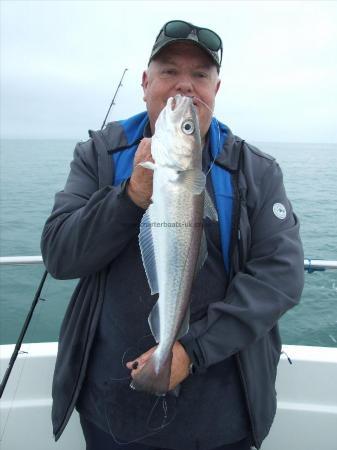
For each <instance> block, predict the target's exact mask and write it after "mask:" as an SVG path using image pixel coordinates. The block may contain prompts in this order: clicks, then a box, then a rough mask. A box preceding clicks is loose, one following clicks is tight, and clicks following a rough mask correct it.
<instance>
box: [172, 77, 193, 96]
mask: <svg viewBox="0 0 337 450" xmlns="http://www.w3.org/2000/svg"><path fill="white" fill-rule="evenodd" d="M176 90H177V93H179V94H182V95H191V94H192V93H193V83H192V80H191V78H190V77H188V76H181V77H179V80H177V84H176Z"/></svg>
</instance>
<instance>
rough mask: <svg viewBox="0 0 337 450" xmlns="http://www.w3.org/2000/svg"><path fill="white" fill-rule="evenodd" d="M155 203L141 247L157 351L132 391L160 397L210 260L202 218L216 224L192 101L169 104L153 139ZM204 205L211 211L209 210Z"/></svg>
mask: <svg viewBox="0 0 337 450" xmlns="http://www.w3.org/2000/svg"><path fill="white" fill-rule="evenodd" d="M151 153H152V156H153V159H154V161H155V162H154V163H152V162H144V163H142V164H141V165H142V166H143V167H146V168H148V169H151V170H153V172H154V173H153V194H152V203H151V204H150V206H149V208H148V209H147V211H146V212H145V214H144V216H143V219H142V221H141V226H140V234H139V244H140V250H141V255H142V260H143V265H144V268H145V272H146V275H147V279H148V282H149V286H150V289H151V294H156V293H159V299H158V302H157V303H156V304H155V306H154V307H153V310H152V312H151V313H150V316H149V325H150V328H151V331H152V334H153V336H154V338H155V339H156V342H157V343H158V346H157V348H156V350H155V352H154V353H153V355H152V356H151V358H150V359H149V360H148V361H147V363H146V364H145V365H144V367H143V368H142V369H141V370H140V371H139V373H138V374H137V375H136V376H135V377H134V379H133V381H132V383H131V387H132V388H133V389H136V390H141V391H147V392H150V393H153V394H156V395H164V394H165V393H166V392H167V391H168V388H169V381H170V374H171V362H172V347H173V345H174V343H175V341H176V340H178V339H179V338H180V337H182V336H183V335H185V334H186V333H187V331H188V327H189V317H190V314H189V303H190V294H191V287H192V282H193V279H194V277H195V274H196V273H197V271H198V270H199V269H200V267H201V266H202V264H203V263H204V261H205V259H206V257H207V248H206V239H205V236H204V233H203V228H202V221H203V217H204V215H205V214H204V212H205V211H206V215H207V216H209V217H210V218H212V219H213V220H217V217H216V211H215V209H214V207H213V205H212V203H211V202H210V200H209V198H208V196H207V195H206V196H207V201H206V202H205V184H206V177H205V174H204V173H203V171H202V146H201V139H200V131H199V122H198V116H197V111H196V108H195V106H194V104H193V99H192V98H190V97H184V96H181V95H177V96H175V97H172V98H169V99H168V101H167V104H166V106H165V108H164V109H163V110H162V111H161V113H160V115H159V117H158V119H157V122H156V125H155V134H154V135H153V137H152V144H151ZM205 205H207V206H206V207H205Z"/></svg>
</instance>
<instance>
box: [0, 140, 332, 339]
mask: <svg viewBox="0 0 337 450" xmlns="http://www.w3.org/2000/svg"><path fill="white" fill-rule="evenodd" d="M254 144H255V145H257V146H258V147H259V148H260V149H261V150H263V151H265V152H267V153H269V154H271V155H273V156H274V157H276V159H277V160H278V162H279V164H280V165H281V168H282V170H283V173H284V183H285V186H286V190H287V193H288V197H289V198H290V199H291V202H292V204H293V207H294V210H295V212H296V214H297V215H298V217H299V219H300V222H301V236H302V240H303V245H304V253H305V257H307V258H312V259H334V260H337V240H336V229H337V214H336V211H337V208H336V192H337V180H336V169H337V144H306V143H301V144H298V143H287V144H285V143H254ZM74 145H75V141H72V140H2V141H1V153H0V155H1V156H0V158H1V159H0V162H1V169H0V170H1V182H0V183H1V184H0V188H1V194H0V195H1V196H0V215H1V217H0V255H1V256H19V255H20V256H23V255H40V236H41V232H42V228H43V226H44V222H45V220H46V219H47V217H48V215H49V214H50V211H51V208H52V205H53V201H54V194H55V192H57V191H59V190H61V189H62V188H63V186H64V184H65V181H66V178H67V174H68V172H69V163H70V161H71V159H72V153H73V149H74ZM43 272H44V267H43V266H42V265H36V266H1V267H0V283H1V284H0V286H1V291H0V344H7V343H14V342H16V340H17V337H18V335H19V332H20V329H21V327H22V324H23V322H24V320H25V317H26V315H27V313H28V310H29V307H30V305H31V303H32V300H33V297H34V294H35V291H36V289H37V286H38V284H39V282H40V278H41V276H42V274H43ZM76 282H77V281H76V280H70V281H58V280H54V279H52V278H51V277H50V276H49V277H48V278H47V282H46V284H45V287H44V289H43V291H42V294H41V297H42V298H43V299H44V300H45V301H41V302H39V304H38V306H37V308H36V312H35V314H34V316H33V320H32V323H31V326H30V328H29V331H28V333H27V336H26V338H25V341H26V342H43V341H44V342H49V341H55V340H57V338H58V333H59V327H60V323H61V321H62V318H63V315H64V312H65V309H66V307H67V304H68V302H69V299H70V296H71V293H72V291H73V289H74V287H75V285H76ZM280 326H281V334H282V339H283V342H284V343H285V344H298V345H320V346H330V347H337V270H335V271H333V270H331V271H326V272H318V273H313V274H307V273H306V274H305V288H304V292H303V295H302V299H301V302H300V304H299V305H298V306H296V307H295V308H293V309H292V310H290V311H289V312H288V313H286V314H285V315H284V316H283V317H282V319H281V321H280Z"/></svg>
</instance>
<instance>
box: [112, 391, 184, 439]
mask: <svg viewBox="0 0 337 450" xmlns="http://www.w3.org/2000/svg"><path fill="white" fill-rule="evenodd" d="M160 400H162V407H163V411H164V417H163V421H162V424H161V425H160V426H159V427H151V425H150V420H151V419H152V415H153V413H154V411H155V409H156V407H157V405H158V403H159V401H160ZM104 413H105V420H106V424H107V427H108V430H109V433H110V435H111V437H112V438H113V440H114V441H115V443H116V444H118V445H129V444H133V443H135V442H139V441H141V440H143V439H146V438H147V437H150V436H153V435H155V434H157V433H159V431H161V430H163V429H164V428H166V427H168V426H169V425H170V424H171V423H172V422H173V420H174V419H175V418H176V416H177V411H176V410H175V412H174V414H173V417H172V419H171V420H170V421H169V422H167V423H165V420H166V419H167V416H168V407H167V402H166V396H161V397H158V398H157V399H156V400H155V401H154V404H153V406H152V408H151V410H150V413H149V415H148V418H147V420H146V425H147V427H148V428H149V429H151V430H152V431H151V432H150V433H146V434H144V435H143V436H140V437H138V438H135V439H131V440H130V441H120V440H119V439H118V438H117V437H116V435H115V434H114V433H113V431H112V429H111V426H110V421H109V418H108V414H107V406H106V404H105V408H104Z"/></svg>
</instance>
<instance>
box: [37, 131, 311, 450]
mask: <svg viewBox="0 0 337 450" xmlns="http://www.w3.org/2000/svg"><path fill="white" fill-rule="evenodd" d="M91 136H92V138H91V139H89V140H88V141H87V142H84V143H79V144H77V146H76V148H75V152H74V160H73V161H72V163H71V171H70V174H69V177H68V180H67V183H66V186H65V188H64V190H63V191H61V192H59V193H57V194H56V197H55V205H54V208H53V211H52V214H51V215H50V217H49V218H48V220H47V222H46V224H45V227H44V230H43V234H42V240H41V249H42V255H43V260H44V263H45V265H46V268H47V270H48V271H49V272H50V273H51V275H52V276H54V277H55V278H59V279H71V278H80V282H79V284H78V286H77V288H76V289H75V292H74V294H73V296H72V299H71V301H70V304H69V307H68V309H67V312H66V315H65V318H64V321H63V324H62V327H61V331H60V339H59V351H58V357H57V361H56V367H55V373H54V381H53V412H52V420H53V429H54V435H55V439H56V440H57V439H58V438H59V437H60V436H61V434H62V432H63V430H64V428H65V426H66V424H67V422H68V420H69V418H70V416H71V414H72V412H73V409H74V407H75V404H76V400H77V398H78V395H79V392H80V389H81V386H82V383H83V380H84V376H85V371H86V366H87V362H88V358H89V353H90V349H91V346H92V342H93V338H94V334H95V330H96V326H97V323H98V319H99V314H100V310H101V306H102V302H103V299H104V293H105V283H106V278H107V276H106V275H107V267H108V265H109V263H110V262H111V261H113V260H115V259H116V258H118V257H119V255H120V254H121V253H122V252H123V249H124V248H125V246H126V245H127V244H128V242H129V241H130V239H131V238H133V237H134V236H135V235H137V234H138V230H139V222H140V219H141V217H142V214H143V211H142V210H141V209H140V208H135V205H134V204H132V202H131V200H130V199H129V198H128V197H127V195H126V194H125V192H124V190H123V188H122V186H117V187H114V186H112V185H111V183H112V179H113V167H112V160H111V156H110V155H109V154H108V153H107V151H108V150H113V149H114V148H117V147H121V146H124V145H126V143H127V142H126V137H125V135H124V134H123V130H122V128H121V127H120V125H119V124H118V123H111V124H109V125H108V126H107V127H106V128H105V129H104V130H103V132H94V133H91ZM216 163H217V164H218V165H220V166H222V167H224V168H225V169H227V170H228V171H230V172H231V174H232V181H233V189H234V194H235V198H234V205H233V211H234V213H233V221H232V222H233V226H232V241H231V274H230V282H229V287H228V289H227V294H226V297H225V298H224V299H223V300H222V301H219V302H215V303H212V304H211V305H210V306H209V308H208V313H207V316H206V317H205V318H204V319H201V320H199V321H197V322H195V323H193V324H192V325H191V327H190V331H189V333H188V335H186V336H185V337H184V338H183V339H182V342H183V344H184V346H185V348H186V349H187V351H188V353H189V354H190V355H193V357H197V360H198V363H199V366H200V367H204V368H207V367H209V366H210V365H212V364H215V363H217V362H219V361H221V360H223V359H225V358H227V357H229V356H230V355H233V354H235V355H236V360H237V363H238V367H239V372H240V374H241V381H242V385H243V389H244V393H245V397H246V402H247V408H248V412H249V417H250V422H251V428H252V436H253V439H254V445H255V446H256V447H257V448H259V447H260V445H261V443H262V441H263V439H264V438H265V437H266V435H267V434H268V432H269V429H270V427H271V424H272V422H273V419H274V415H275V412H276V392H275V378H276V370H277V364H278V361H279V357H280V351H281V342H280V337H279V332H278V326H277V322H278V320H279V318H280V317H281V316H282V315H283V314H284V313H285V312H286V311H287V310H288V309H290V308H292V307H293V306H295V305H296V304H297V303H298V302H299V299H300V296H301V292H302V288H303V282H304V271H303V251H302V244H301V241H300V237H299V223H298V220H297V218H296V216H295V215H294V214H293V211H292V207H291V204H290V202H289V200H288V199H287V197H286V193H285V190H284V186H283V181H282V173H281V170H280V168H279V166H278V164H277V163H276V161H275V160H274V159H273V158H272V157H270V156H268V155H266V154H264V153H262V152H260V151H259V150H257V149H256V148H254V147H252V146H250V145H248V144H246V143H245V142H244V141H242V140H241V139H240V138H238V137H235V136H234V135H232V134H231V133H230V134H229V137H228V139H227V141H226V143H225V145H224V148H223V151H222V153H221V154H220V155H219V157H218V158H217V161H216ZM278 203H280V204H282V205H284V206H285V209H286V213H287V214H286V217H285V218H279V217H277V215H279V214H277V204H278ZM275 205H276V206H275ZM275 208H276V209H275Z"/></svg>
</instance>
